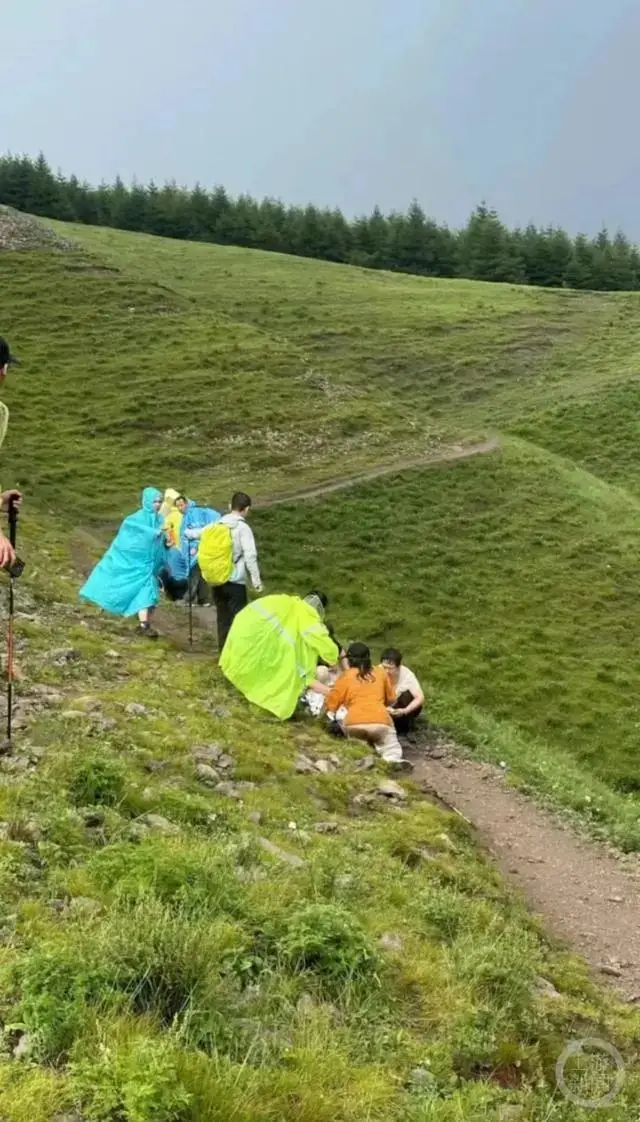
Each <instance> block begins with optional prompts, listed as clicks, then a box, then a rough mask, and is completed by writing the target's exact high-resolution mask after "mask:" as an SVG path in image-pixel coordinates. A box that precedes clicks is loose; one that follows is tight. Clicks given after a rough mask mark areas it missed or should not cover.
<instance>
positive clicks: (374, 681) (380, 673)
mask: <svg viewBox="0 0 640 1122" xmlns="http://www.w3.org/2000/svg"><path fill="white" fill-rule="evenodd" d="M347 660H348V662H349V669H348V670H347V671H346V673H344V674H342V675H341V676H340V678H338V681H337V682H336V684H335V685H334V686H333V688H332V690H331V692H330V694H329V697H328V698H327V709H328V710H330V711H332V712H336V711H338V710H340V709H341V708H344V709H346V714H345V716H344V718H343V722H342V723H343V728H344V731H345V733H346V735H347V736H348V737H357V738H358V739H359V740H366V741H367V742H368V743H369V744H371V745H373V747H374V748H375V749H376V751H377V752H378V754H379V755H380V756H382V758H383V760H387V761H388V762H390V763H401V762H402V748H401V747H400V742H399V740H398V737H397V734H396V730H395V728H394V726H393V721H392V720H391V717H390V716H389V709H390V706H391V703H392V702H393V689H392V686H391V682H390V680H389V678H388V676H387V674H386V673H385V672H384V670H383V669H382V667H376V668H375V669H374V668H373V666H372V665H371V653H370V651H369V648H368V647H367V646H366V645H365V644H364V643H352V644H351V646H350V647H349V649H348V651H347Z"/></svg>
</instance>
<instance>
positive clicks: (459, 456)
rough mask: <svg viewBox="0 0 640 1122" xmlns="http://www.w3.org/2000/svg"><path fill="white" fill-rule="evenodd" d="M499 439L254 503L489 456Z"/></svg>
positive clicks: (259, 505)
mask: <svg viewBox="0 0 640 1122" xmlns="http://www.w3.org/2000/svg"><path fill="white" fill-rule="evenodd" d="M499 448H500V441H499V440H498V438H497V436H493V437H491V439H489V440H484V441H482V443H480V444H466V445H465V444H452V445H451V446H450V447H449V448H441V449H439V450H438V451H437V452H433V453H432V454H431V455H426V456H418V457H415V458H414V459H410V460H396V462H395V463H393V464H386V465H385V466H384V467H377V468H371V469H370V470H369V471H363V472H361V473H360V474H359V475H344V476H342V477H341V478H340V479H327V480H326V482H324V483H320V484H318V485H315V484H314V485H313V486H311V487H302V488H301V489H300V490H299V491H291V492H290V493H289V494H279V495H269V496H268V497H267V498H265V499H261V500H260V501H259V502H256V503H254V507H255V509H256V510H265V509H266V508H267V507H271V506H279V505H281V504H283V503H293V502H297V501H302V502H305V501H308V500H309V499H321V498H322V497H323V495H331V494H332V493H333V492H334V491H343V490H345V488H347V487H355V486H357V484H358V483H369V482H370V481H371V480H372V479H380V478H381V477H382V476H384V475H399V474H400V472H403V471H411V470H412V469H414V468H428V467H436V466H437V465H438V464H455V463H458V462H459V461H460V460H470V459H472V458H473V457H474V456H486V455H488V454H489V453H490V452H497V451H498V449H499Z"/></svg>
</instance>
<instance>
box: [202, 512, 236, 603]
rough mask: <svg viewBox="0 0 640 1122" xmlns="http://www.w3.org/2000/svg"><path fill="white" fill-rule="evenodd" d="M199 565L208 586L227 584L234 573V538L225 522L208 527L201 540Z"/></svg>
mask: <svg viewBox="0 0 640 1122" xmlns="http://www.w3.org/2000/svg"><path fill="white" fill-rule="evenodd" d="M198 565H199V566H200V572H201V573H202V576H203V579H204V580H206V582H207V584H210V585H213V586H214V587H215V586H216V585H221V584H226V583H227V581H228V580H229V578H230V576H231V574H232V572H233V537H232V534H231V528H230V527H229V526H227V525H226V523H225V522H214V523H213V524H212V525H211V526H207V527H206V529H205V530H204V533H203V534H202V537H201V538H200V545H199V548H198Z"/></svg>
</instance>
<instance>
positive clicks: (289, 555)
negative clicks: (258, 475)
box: [257, 441, 640, 848]
mask: <svg viewBox="0 0 640 1122" xmlns="http://www.w3.org/2000/svg"><path fill="white" fill-rule="evenodd" d="M257 518H258V527H259V533H260V539H261V543H262V547H263V551H264V552H265V553H266V557H267V560H266V564H265V569H266V571H267V572H268V573H269V576H270V579H271V580H272V581H273V583H274V585H275V586H277V587H279V586H280V585H281V584H288V585H290V586H291V585H292V586H294V587H297V588H299V589H300V590H302V589H304V588H306V587H309V586H314V585H315V584H321V585H323V586H325V587H328V589H329V591H330V592H331V593H332V594H333V599H334V612H335V615H336V617H337V622H338V631H339V633H341V634H342V633H344V634H345V636H346V637H348V638H350V639H355V638H364V639H366V640H368V641H370V642H371V643H372V644H373V646H374V648H375V649H376V650H377V651H379V650H380V648H381V647H382V646H383V645H385V644H390V643H392V644H394V645H399V646H400V647H401V648H402V649H403V650H404V651H406V654H407V657H408V659H409V660H410V661H411V663H412V664H415V666H416V668H417V669H419V670H420V671H421V672H422V675H423V677H424V681H425V683H428V687H429V691H430V693H431V696H432V702H431V704H432V706H433V705H434V704H435V707H436V713H438V714H439V715H440V716H446V717H447V719H449V720H451V719H454V718H455V717H456V715H457V714H460V713H461V712H462V710H463V709H465V710H467V711H468V710H469V709H470V708H472V709H474V710H475V711H476V712H477V713H482V714H484V715H485V717H488V716H489V715H490V716H491V718H492V720H493V722H494V732H495V726H496V725H498V726H499V724H500V723H501V722H505V723H507V724H508V725H510V726H512V727H514V728H517V729H519V730H520V731H521V733H523V734H524V735H525V737H528V738H537V739H538V740H539V741H541V742H542V743H543V744H545V745H546V746H547V752H546V753H545V760H546V759H547V758H549V757H551V758H553V755H554V752H555V755H556V757H557V758H556V762H555V764H554V765H552V767H551V771H550V772H549V773H548V775H547V782H546V787H547V788H551V789H552V787H553V783H554V782H557V783H558V784H561V785H562V787H563V790H562V798H563V801H565V802H567V801H569V802H570V805H572V806H576V805H577V806H579V807H582V808H583V809H585V810H586V811H588V813H589V815H590V816H591V817H593V816H597V815H598V813H599V812H601V814H602V815H603V816H605V817H607V819H608V821H609V825H611V824H612V818H611V815H612V813H613V814H614V819H617V818H619V817H620V823H619V824H620V827H621V834H620V836H619V840H622V838H623V839H624V843H625V844H626V845H631V846H633V847H634V848H635V847H636V846H637V845H638V844H640V832H639V829H638V825H637V821H638V817H639V815H640V805H639V804H638V803H637V802H635V800H634V802H633V804H632V806H631V807H627V806H626V803H624V802H622V803H621V802H620V800H617V801H616V800H614V803H612V804H611V806H612V807H613V806H614V805H615V812H612V810H611V808H610V809H609V810H608V811H607V810H605V808H603V807H602V806H601V805H600V799H599V798H598V797H597V796H599V795H600V793H601V792H600V783H599V782H598V781H601V783H602V784H604V785H606V786H607V787H608V788H613V789H615V790H617V791H621V792H629V791H634V792H635V791H637V790H638V788H639V787H640V777H639V773H638V764H637V743H638V723H639V715H638V695H639V693H640V676H639V675H640V672H639V670H638V661H637V635H638V632H639V630H640V608H639V606H638V595H637V550H638V541H639V536H640V503H639V502H638V500H637V499H636V498H634V497H633V496H631V495H629V494H628V493H627V492H625V491H624V490H622V489H620V488H616V487H612V486H611V485H609V484H607V483H605V482H603V481H602V480H600V479H598V478H596V477H595V476H593V475H590V474H589V473H587V472H586V471H584V470H583V469H581V468H578V467H576V466H575V465H574V464H572V463H571V462H570V461H567V460H564V459H562V458H559V457H552V456H550V455H549V454H548V453H546V452H544V451H542V450H540V449H538V448H535V447H532V446H530V445H527V444H525V443H521V442H517V441H510V442H509V441H507V442H506V443H505V446H504V448H503V451H502V453H499V454H494V455H492V456H488V457H482V458H479V459H476V460H473V461H469V462H467V463H460V464H458V465H455V466H454V467H447V468H440V469H438V468H435V469H432V470H430V471H428V472H410V473H406V474H405V475H400V476H398V477H396V478H395V479H385V480H384V481H380V482H379V483H372V484H367V485H364V486H361V487H358V488H355V489H353V490H350V491H349V492H342V493H341V494H340V495H335V496H331V497H327V498H326V499H325V500H323V501H317V502H314V503H312V504H310V505H308V506H305V511H304V519H301V517H300V510H299V509H298V508H297V507H296V506H295V505H291V506H285V507H278V508H274V509H273V510H270V511H266V512H264V513H261V514H260V515H259V516H257ZM343 641H344V640H343ZM466 731H470V730H469V729H468V728H467V730H466ZM518 757H519V758H518ZM567 757H570V758H571V759H572V760H574V761H575V762H576V763H577V764H578V765H579V766H580V769H581V780H580V782H574V784H573V792H571V786H572V785H571V784H567V783H562V776H561V775H560V776H559V775H558V774H557V772H558V771H560V770H561V769H562V768H563V767H565V766H566V760H567ZM500 758H501V759H504V758H505V757H504V755H501V756H500ZM512 762H513V763H515V764H516V765H517V766H520V767H522V765H523V764H525V766H526V764H527V763H528V764H529V766H530V763H531V761H530V760H529V759H528V754H527V752H526V750H523V747H522V745H521V746H520V749H519V752H518V753H517V758H516V759H515V760H513V761H512ZM589 777H590V778H591V780H592V783H589V782H588V779H589ZM538 779H539V780H540V779H541V777H540V776H539V777H538ZM593 784H595V787H594V785H593ZM566 788H569V789H566ZM623 812H624V813H623ZM622 818H624V826H622Z"/></svg>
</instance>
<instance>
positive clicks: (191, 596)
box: [187, 547, 195, 647]
mask: <svg viewBox="0 0 640 1122" xmlns="http://www.w3.org/2000/svg"><path fill="white" fill-rule="evenodd" d="M194 569H195V566H194V568H193V569H192V568H191V547H189V583H188V586H187V587H188V595H189V646H190V647H192V646H193V572H194Z"/></svg>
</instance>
